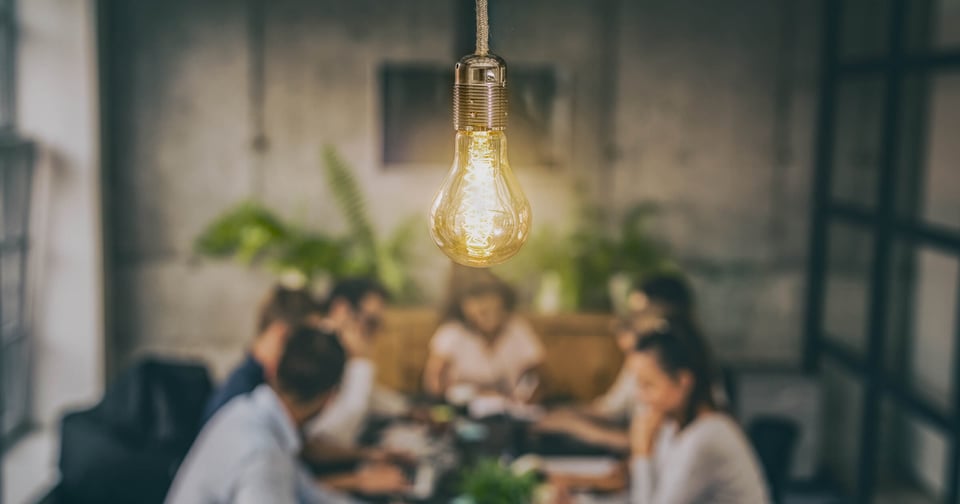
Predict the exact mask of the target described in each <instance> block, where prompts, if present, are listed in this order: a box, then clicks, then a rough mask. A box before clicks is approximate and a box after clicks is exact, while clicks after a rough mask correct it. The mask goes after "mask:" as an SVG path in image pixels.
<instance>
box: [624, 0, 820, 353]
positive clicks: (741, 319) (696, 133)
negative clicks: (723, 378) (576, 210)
mask: <svg viewBox="0 0 960 504" xmlns="http://www.w3.org/2000/svg"><path fill="white" fill-rule="evenodd" d="M815 4H816V3H815V2H794V1H777V2H769V1H767V2H764V1H751V0H742V1H740V0H738V1H735V2H732V3H731V2H700V1H695V0H680V1H671V2H623V7H622V10H623V12H622V15H621V17H620V19H621V20H622V25H621V34H622V35H621V43H620V53H619V58H618V61H619V78H618V79H617V89H616V96H617V101H616V103H617V107H616V118H615V120H616V123H615V134H616V139H617V143H616V148H617V157H616V159H615V162H614V164H613V174H612V177H611V179H612V180H611V182H610V184H609V194H610V198H611V199H612V203H613V205H614V206H615V207H616V208H621V209H622V208H626V207H629V206H630V205H631V204H633V203H635V202H641V201H652V202H656V203H658V204H659V205H660V206H661V211H660V214H659V217H658V218H657V220H656V222H655V224H656V230H657V232H659V233H660V234H661V235H662V236H663V237H664V238H665V239H666V240H667V242H668V243H669V244H670V245H671V246H672V247H673V248H674V250H675V252H676V253H677V254H678V255H679V257H680V259H681V261H682V263H683V264H684V265H685V266H686V267H687V269H688V270H689V271H690V272H691V273H692V274H693V276H694V280H695V282H696V287H697V290H698V295H699V296H700V301H701V309H702V311H703V319H704V322H705V326H706V328H707V330H708V332H709V333H710V335H711V336H712V337H713V338H714V340H715V346H716V348H717V351H718V353H719V354H720V355H721V356H722V357H725V358H728V359H748V360H764V361H771V360H772V361H781V362H791V361H795V360H796V359H797V356H798V355H799V350H800V339H801V338H800V330H801V329H800V326H801V317H802V315H801V310H802V307H803V301H802V299H803V296H802V293H803V289H804V281H803V272H804V268H805V255H806V250H807V240H808V227H807V226H808V218H809V204H808V199H809V183H810V181H811V180H812V170H811V166H812V152H813V137H812V135H813V120H814V111H815V109H816V107H815V105H816V101H815V95H816V82H815V77H816V67H817V54H818V53H817V47H818V41H819V35H818V33H819V22H818V18H819V13H818V11H817V10H816V9H815Z"/></svg>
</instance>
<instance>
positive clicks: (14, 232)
mask: <svg viewBox="0 0 960 504" xmlns="http://www.w3.org/2000/svg"><path fill="white" fill-rule="evenodd" d="M29 156H30V151H29V148H28V147H27V146H26V145H25V144H22V143H16V144H13V145H3V144H2V143H0V198H2V199H0V208H2V209H0V212H2V214H0V226H2V227H0V240H9V239H19V238H22V237H23V236H24V235H25V234H26V219H27V216H28V210H29V202H30V175H31V173H30V167H29V164H28V163H29V161H30V158H29Z"/></svg>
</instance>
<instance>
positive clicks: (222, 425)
mask: <svg viewBox="0 0 960 504" xmlns="http://www.w3.org/2000/svg"><path fill="white" fill-rule="evenodd" d="M300 449H301V441H300V434H299V432H298V431H297V428H296V426H295V425H294V423H293V421H292V420H291V419H290V416H289V415H288V414H287V412H286V409H285V408H284V407H283V404H282V403H281V402H280V399H279V398H278V397H277V395H276V393H274V391H273V389H271V388H270V387H269V386H268V385H260V386H259V387H257V388H256V389H255V390H254V391H253V392H251V393H250V394H247V395H241V396H238V397H236V398H234V399H233V400H231V401H230V402H229V403H228V404H227V405H226V406H224V407H223V408H222V409H221V410H220V411H218V412H217V413H216V414H215V415H214V416H213V418H211V419H210V421H209V422H207V424H206V426H204V428H203V431H201V433H200V436H199V437H198V438H197V440H196V442H194V444H193V447H192V448H190V452H189V453H188V454H187V458H186V459H185V460H184V462H183V465H182V466H181V467H180V470H179V471H178V472H177V476H176V478H175V479H174V482H173V486H172V487H171V489H170V492H169V494H167V499H166V502H167V504H263V503H265V502H269V503H272V504H301V503H308V504H309V503H324V504H339V503H351V502H355V501H354V500H353V499H350V498H348V497H346V496H343V495H339V494H337V493H335V492H332V491H328V490H325V489H323V488H321V487H320V486H319V485H318V484H317V483H315V482H314V481H313V479H312V477H311V476H310V474H309V473H308V472H307V470H306V469H305V468H304V467H303V466H302V465H301V464H300V462H299V460H298V459H297V457H298V455H299V453H300Z"/></svg>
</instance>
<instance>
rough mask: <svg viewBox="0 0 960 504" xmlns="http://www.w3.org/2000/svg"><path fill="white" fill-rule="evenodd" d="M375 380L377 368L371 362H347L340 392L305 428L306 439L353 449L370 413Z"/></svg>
mask: <svg viewBox="0 0 960 504" xmlns="http://www.w3.org/2000/svg"><path fill="white" fill-rule="evenodd" d="M375 378H376V367H375V366H374V364H373V362H372V361H370V359H359V358H354V359H350V360H349V361H347V365H346V367H345V368H344V370H343V380H342V381H341V382H340V391H339V392H338V393H337V395H336V396H335V397H334V398H333V400H332V401H330V404H328V405H327V407H326V408H324V410H323V412H322V413H320V416H318V417H317V418H316V419H314V420H313V421H311V422H310V423H309V424H308V425H307V428H306V433H307V436H308V437H309V438H311V439H313V438H317V437H322V438H325V439H327V440H329V441H332V442H335V443H339V444H343V445H345V446H352V445H353V444H354V443H355V442H356V440H357V437H358V436H359V435H360V430H361V429H362V428H363V422H364V420H365V419H366V417H367V413H368V412H369V410H370V398H371V397H372V395H373V385H374V379H375Z"/></svg>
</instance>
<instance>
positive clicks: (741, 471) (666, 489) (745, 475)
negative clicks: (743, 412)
mask: <svg viewBox="0 0 960 504" xmlns="http://www.w3.org/2000/svg"><path fill="white" fill-rule="evenodd" d="M628 359H629V369H630V370H631V372H632V373H633V374H634V376H635V378H636V381H637V391H638V398H639V400H640V402H641V403H642V407H641V408H638V411H637V412H636V413H635V414H634V415H633V419H632V421H631V426H630V453H631V460H630V464H631V468H630V473H631V492H630V493H631V503H632V504H695V503H712V504H743V503H751V504H753V503H756V504H764V503H769V502H770V498H769V494H768V491H767V488H766V485H765V482H764V478H763V474H762V472H761V471H762V469H761V467H760V464H759V462H758V460H757V456H756V454H755V453H754V451H753V448H752V447H751V445H750V443H749V441H748V440H747V438H746V436H745V435H744V433H743V432H742V431H741V429H740V427H739V426H738V425H737V423H736V422H735V421H734V420H733V419H732V418H730V417H729V416H727V415H726V414H724V413H722V412H721V411H720V410H719V408H718V406H717V403H716V400H715V398H714V392H713V389H714V387H713V380H712V377H713V376H714V375H713V370H712V364H711V357H710V351H709V349H708V347H707V344H706V342H705V341H704V339H703V338H702V337H701V335H700V334H699V333H698V332H697V330H696V329H695V327H694V326H693V325H692V324H690V323H689V322H688V321H686V320H683V319H677V318H673V319H668V320H666V321H665V322H664V323H662V324H660V325H659V326H658V327H656V328H655V329H652V330H647V331H644V332H641V333H640V334H639V337H638V339H637V343H636V347H635V351H634V352H633V353H632V354H631V355H630V357H628Z"/></svg>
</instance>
